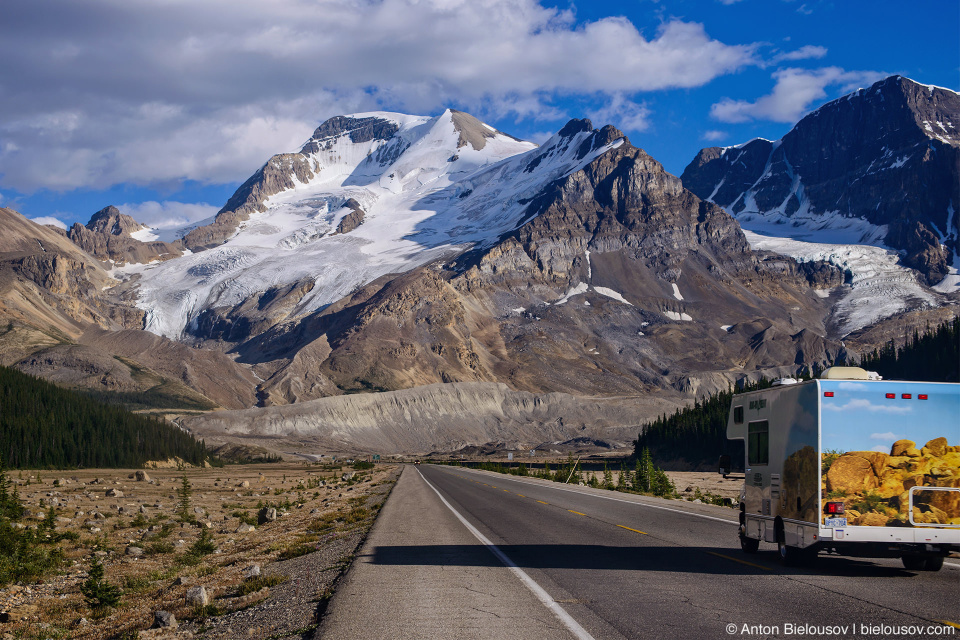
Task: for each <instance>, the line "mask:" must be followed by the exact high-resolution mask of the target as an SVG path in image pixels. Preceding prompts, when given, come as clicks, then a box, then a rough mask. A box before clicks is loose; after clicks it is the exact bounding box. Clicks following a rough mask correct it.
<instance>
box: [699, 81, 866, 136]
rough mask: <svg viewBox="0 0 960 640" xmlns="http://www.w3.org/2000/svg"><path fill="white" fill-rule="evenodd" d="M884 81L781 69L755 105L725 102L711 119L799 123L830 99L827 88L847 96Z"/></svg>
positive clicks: (713, 110)
mask: <svg viewBox="0 0 960 640" xmlns="http://www.w3.org/2000/svg"><path fill="white" fill-rule="evenodd" d="M883 77H884V74H882V73H878V72H875V71H844V70H843V69H841V68H839V67H824V68H822V69H796V68H789V69H781V70H779V71H777V72H776V73H774V74H773V78H774V80H776V84H775V85H774V87H773V91H772V92H771V93H770V94H768V95H765V96H762V97H760V98H758V99H757V100H756V101H754V102H748V101H746V100H733V99H731V98H724V99H723V100H721V101H720V102H718V103H716V104H714V105H712V106H711V107H710V116H711V117H712V118H714V119H716V120H719V121H721V122H731V123H739V122H748V121H750V120H772V121H774V122H796V121H797V120H799V119H800V118H801V117H803V116H804V115H805V114H806V113H807V111H809V109H810V106H811V105H812V104H813V103H814V102H816V101H819V100H823V99H824V98H826V97H827V91H826V89H827V87H832V86H839V87H840V89H841V90H842V91H845V92H846V91H851V90H853V89H855V88H857V87H858V86H863V85H868V84H872V83H874V82H876V81H877V80H880V79H881V78H883Z"/></svg>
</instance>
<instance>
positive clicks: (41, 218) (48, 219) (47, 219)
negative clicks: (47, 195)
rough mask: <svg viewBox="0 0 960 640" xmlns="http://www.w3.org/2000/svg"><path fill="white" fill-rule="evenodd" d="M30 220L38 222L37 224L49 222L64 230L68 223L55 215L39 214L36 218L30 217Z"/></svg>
mask: <svg viewBox="0 0 960 640" xmlns="http://www.w3.org/2000/svg"><path fill="white" fill-rule="evenodd" d="M30 220H31V221H32V222H36V223H37V224H49V225H52V226H54V227H60V228H61V229H63V230H64V231H66V229H67V225H66V224H65V223H64V222H63V221H62V220H59V219H57V218H54V217H53V216H39V217H36V218H30Z"/></svg>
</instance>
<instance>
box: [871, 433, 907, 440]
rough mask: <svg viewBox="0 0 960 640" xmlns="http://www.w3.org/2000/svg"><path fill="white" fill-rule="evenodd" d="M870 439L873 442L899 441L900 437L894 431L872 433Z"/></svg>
mask: <svg viewBox="0 0 960 640" xmlns="http://www.w3.org/2000/svg"><path fill="white" fill-rule="evenodd" d="M870 438H871V439H872V440H899V439H900V436H898V435H897V434H895V433H894V432H892V431H887V432H886V433H871V434H870Z"/></svg>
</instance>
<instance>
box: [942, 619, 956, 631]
mask: <svg viewBox="0 0 960 640" xmlns="http://www.w3.org/2000/svg"><path fill="white" fill-rule="evenodd" d="M940 622H941V623H943V624H945V625H948V626H951V627H956V628H957V629H960V624H957V623H956V622H950V621H949V620H941V621H940Z"/></svg>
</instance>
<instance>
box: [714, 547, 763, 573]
mask: <svg viewBox="0 0 960 640" xmlns="http://www.w3.org/2000/svg"><path fill="white" fill-rule="evenodd" d="M707 553H709V554H710V555H711V556H717V557H718V558H723V559H724V560H733V561H734V562H739V563H740V564H745V565H747V566H748V567H756V568H757V569H763V570H764V571H773V569H771V568H770V567H765V566H763V565H762V564H754V563H753V562H747V561H746V560H741V559H740V558H734V557H733V556H725V555H723V554H722V553H716V552H714V551H707Z"/></svg>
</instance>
